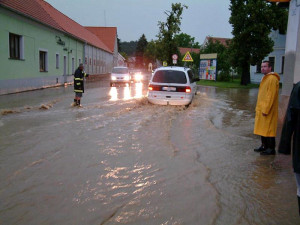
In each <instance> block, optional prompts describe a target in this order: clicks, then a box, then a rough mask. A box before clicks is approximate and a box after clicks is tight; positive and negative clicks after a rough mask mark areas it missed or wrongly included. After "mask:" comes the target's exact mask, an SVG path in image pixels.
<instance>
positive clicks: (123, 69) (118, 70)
mask: <svg viewBox="0 0 300 225" xmlns="http://www.w3.org/2000/svg"><path fill="white" fill-rule="evenodd" d="M112 72H113V73H118V74H125V73H128V68H113V70H112Z"/></svg>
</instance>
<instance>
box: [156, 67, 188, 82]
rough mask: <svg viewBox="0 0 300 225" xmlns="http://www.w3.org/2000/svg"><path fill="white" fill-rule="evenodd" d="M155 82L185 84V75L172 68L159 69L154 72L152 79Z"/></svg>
mask: <svg viewBox="0 0 300 225" xmlns="http://www.w3.org/2000/svg"><path fill="white" fill-rule="evenodd" d="M152 81H153V82H156V83H177V84H186V83H187V80H186V75H185V73H184V72H181V71H174V70H160V71H157V72H156V73H155V74H154V77H153V79H152Z"/></svg>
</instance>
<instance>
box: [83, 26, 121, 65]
mask: <svg viewBox="0 0 300 225" xmlns="http://www.w3.org/2000/svg"><path fill="white" fill-rule="evenodd" d="M85 28H86V29H87V30H89V31H90V32H92V33H93V34H95V35H96V36H97V37H98V38H99V39H100V40H101V41H103V43H104V44H105V45H106V46H107V47H108V48H109V50H110V51H111V52H113V57H114V62H113V64H114V66H116V65H117V64H118V40H117V38H118V34H117V28H116V27H85Z"/></svg>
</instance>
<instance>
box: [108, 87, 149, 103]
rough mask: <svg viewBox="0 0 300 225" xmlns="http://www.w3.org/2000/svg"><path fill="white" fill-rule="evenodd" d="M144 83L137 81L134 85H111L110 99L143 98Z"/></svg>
mask: <svg viewBox="0 0 300 225" xmlns="http://www.w3.org/2000/svg"><path fill="white" fill-rule="evenodd" d="M143 87H144V85H143V83H136V84H134V85H133V86H131V87H129V86H125V87H111V88H110V91H109V96H110V101H117V100H124V101H127V100H130V99H132V98H135V99H138V98H142V97H143V96H144V95H143Z"/></svg>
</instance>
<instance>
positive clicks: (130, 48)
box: [120, 41, 137, 56]
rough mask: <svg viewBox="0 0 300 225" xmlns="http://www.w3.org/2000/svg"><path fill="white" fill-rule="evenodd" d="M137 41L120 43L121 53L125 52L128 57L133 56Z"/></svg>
mask: <svg viewBox="0 0 300 225" xmlns="http://www.w3.org/2000/svg"><path fill="white" fill-rule="evenodd" d="M136 46H137V41H130V42H126V41H124V42H120V48H121V51H122V52H125V53H126V54H127V55H128V56H134V55H135V51H136Z"/></svg>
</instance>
